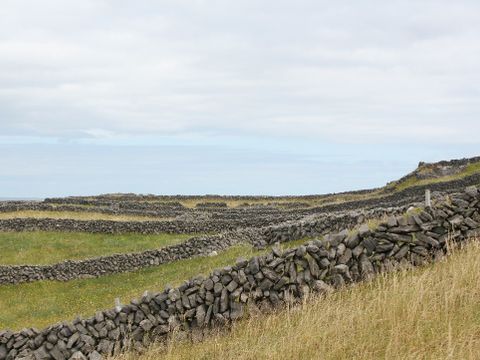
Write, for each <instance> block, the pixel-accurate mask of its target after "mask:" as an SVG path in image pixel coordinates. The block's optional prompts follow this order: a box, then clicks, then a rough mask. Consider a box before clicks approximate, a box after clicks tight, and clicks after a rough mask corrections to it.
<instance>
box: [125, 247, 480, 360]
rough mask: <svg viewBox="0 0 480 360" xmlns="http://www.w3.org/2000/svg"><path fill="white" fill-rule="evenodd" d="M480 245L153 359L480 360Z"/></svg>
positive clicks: (161, 351) (159, 352)
mask: <svg viewBox="0 0 480 360" xmlns="http://www.w3.org/2000/svg"><path fill="white" fill-rule="evenodd" d="M479 259H480V245H479V243H478V242H475V243H472V244H471V245H469V246H468V247H466V248H465V249H463V250H458V251H456V252H455V253H453V254H452V255H451V256H449V257H448V258H447V259H446V261H442V262H438V263H436V264H433V265H429V266H427V267H423V268H417V269H414V270H408V271H402V272H397V273H393V274H387V275H383V276H379V277H377V278H376V279H375V280H373V281H372V282H370V283H362V284H359V285H357V286H353V287H350V288H344V289H343V290H340V291H337V292H334V293H332V294H330V295H327V296H325V297H322V298H312V299H310V300H309V301H307V302H305V303H304V304H303V305H301V306H298V307H296V308H292V309H286V310H281V311H278V312H276V313H274V314H270V315H258V316H256V317H250V318H249V319H248V320H244V321H241V322H239V323H237V324H235V326H234V327H233V329H232V331H231V332H227V333H225V331H223V332H221V333H219V334H216V335H210V336H208V337H207V338H206V339H205V341H203V342H201V343H191V342H170V343H169V344H168V345H167V346H159V345H156V347H152V348H151V349H150V350H149V352H148V353H146V354H145V355H143V356H139V355H132V354H130V355H128V354H127V355H123V356H120V357H118V358H117V360H127V359H128V360H131V359H142V360H153V359H479V358H480V260H479Z"/></svg>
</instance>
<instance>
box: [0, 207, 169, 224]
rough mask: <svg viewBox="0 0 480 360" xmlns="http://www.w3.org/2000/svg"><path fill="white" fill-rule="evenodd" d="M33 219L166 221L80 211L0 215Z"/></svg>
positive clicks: (32, 211)
mask: <svg viewBox="0 0 480 360" xmlns="http://www.w3.org/2000/svg"><path fill="white" fill-rule="evenodd" d="M16 218H35V219H44V218H51V219H75V220H113V221H159V220H168V219H167V218H160V217H155V216H141V215H123V214H104V213H101V212H80V211H39V210H21V211H11V212H2V213H0V220H1V219H16Z"/></svg>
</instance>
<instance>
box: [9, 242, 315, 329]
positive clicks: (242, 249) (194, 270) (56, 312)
mask: <svg viewBox="0 0 480 360" xmlns="http://www.w3.org/2000/svg"><path fill="white" fill-rule="evenodd" d="M307 240H309V239H308V238H304V239H300V240H297V241H292V242H290V243H286V244H283V248H284V249H286V248H289V247H293V246H298V245H299V244H301V243H304V242H305V241H307ZM266 251H269V249H266V250H262V251H256V250H254V249H253V248H252V247H251V246H250V245H239V246H234V247H231V248H230V249H228V250H226V251H224V252H222V253H221V254H219V255H218V256H214V257H198V258H193V259H188V260H181V261H176V262H173V263H168V264H163V265H160V266H157V267H151V268H146V269H142V270H139V271H135V272H130V273H122V274H115V275H107V276H103V277H100V278H96V279H82V280H72V281H68V282H58V281H39V282H34V283H24V284H19V285H0V329H5V328H10V329H14V330H19V329H21V328H23V327H32V326H33V327H37V328H42V327H45V326H48V325H52V324H54V323H56V322H59V321H64V320H73V319H74V318H75V317H76V316H78V315H81V316H84V317H87V316H92V315H94V314H95V312H96V311H98V310H102V309H109V308H112V307H113V306H114V299H115V298H116V297H119V298H120V299H121V300H122V301H124V302H125V303H129V302H130V300H132V299H134V298H136V297H139V296H141V295H142V294H143V292H144V291H145V290H148V291H162V290H163V289H164V288H165V286H166V285H167V284H169V285H171V286H176V285H180V284H181V283H182V282H183V281H185V280H187V279H190V278H192V277H194V276H196V275H199V274H204V275H208V274H209V273H210V272H211V271H212V270H214V269H216V268H220V267H223V266H226V265H232V264H234V263H235V262H236V260H237V259H238V258H239V257H243V258H247V259H248V258H250V257H252V256H254V255H258V254H261V253H265V252H266Z"/></svg>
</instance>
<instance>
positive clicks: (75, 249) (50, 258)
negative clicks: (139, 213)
mask: <svg viewBox="0 0 480 360" xmlns="http://www.w3.org/2000/svg"><path fill="white" fill-rule="evenodd" d="M192 236H193V234H158V235H142V234H115V235H114V234H90V233H80V232H79V233H70V232H40V231H34V232H0V254H1V256H0V264H1V265H6V264H8V265H19V264H30V265H32V264H38V265H40V264H41V265H44V264H52V263H57V262H60V261H62V260H66V259H71V260H78V259H85V258H89V257H96V256H103V255H110V254H114V253H127V252H136V251H143V250H147V249H156V248H160V247H164V246H168V245H172V244H177V243H179V242H182V241H184V240H185V239H188V238H190V237H192Z"/></svg>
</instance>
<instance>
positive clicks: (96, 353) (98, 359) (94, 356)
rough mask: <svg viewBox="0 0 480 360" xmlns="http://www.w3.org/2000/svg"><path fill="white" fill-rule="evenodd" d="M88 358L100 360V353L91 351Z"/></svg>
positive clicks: (89, 359)
mask: <svg viewBox="0 0 480 360" xmlns="http://www.w3.org/2000/svg"><path fill="white" fill-rule="evenodd" d="M88 360H102V355H100V354H99V353H98V351H93V352H91V353H90V355H88Z"/></svg>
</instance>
